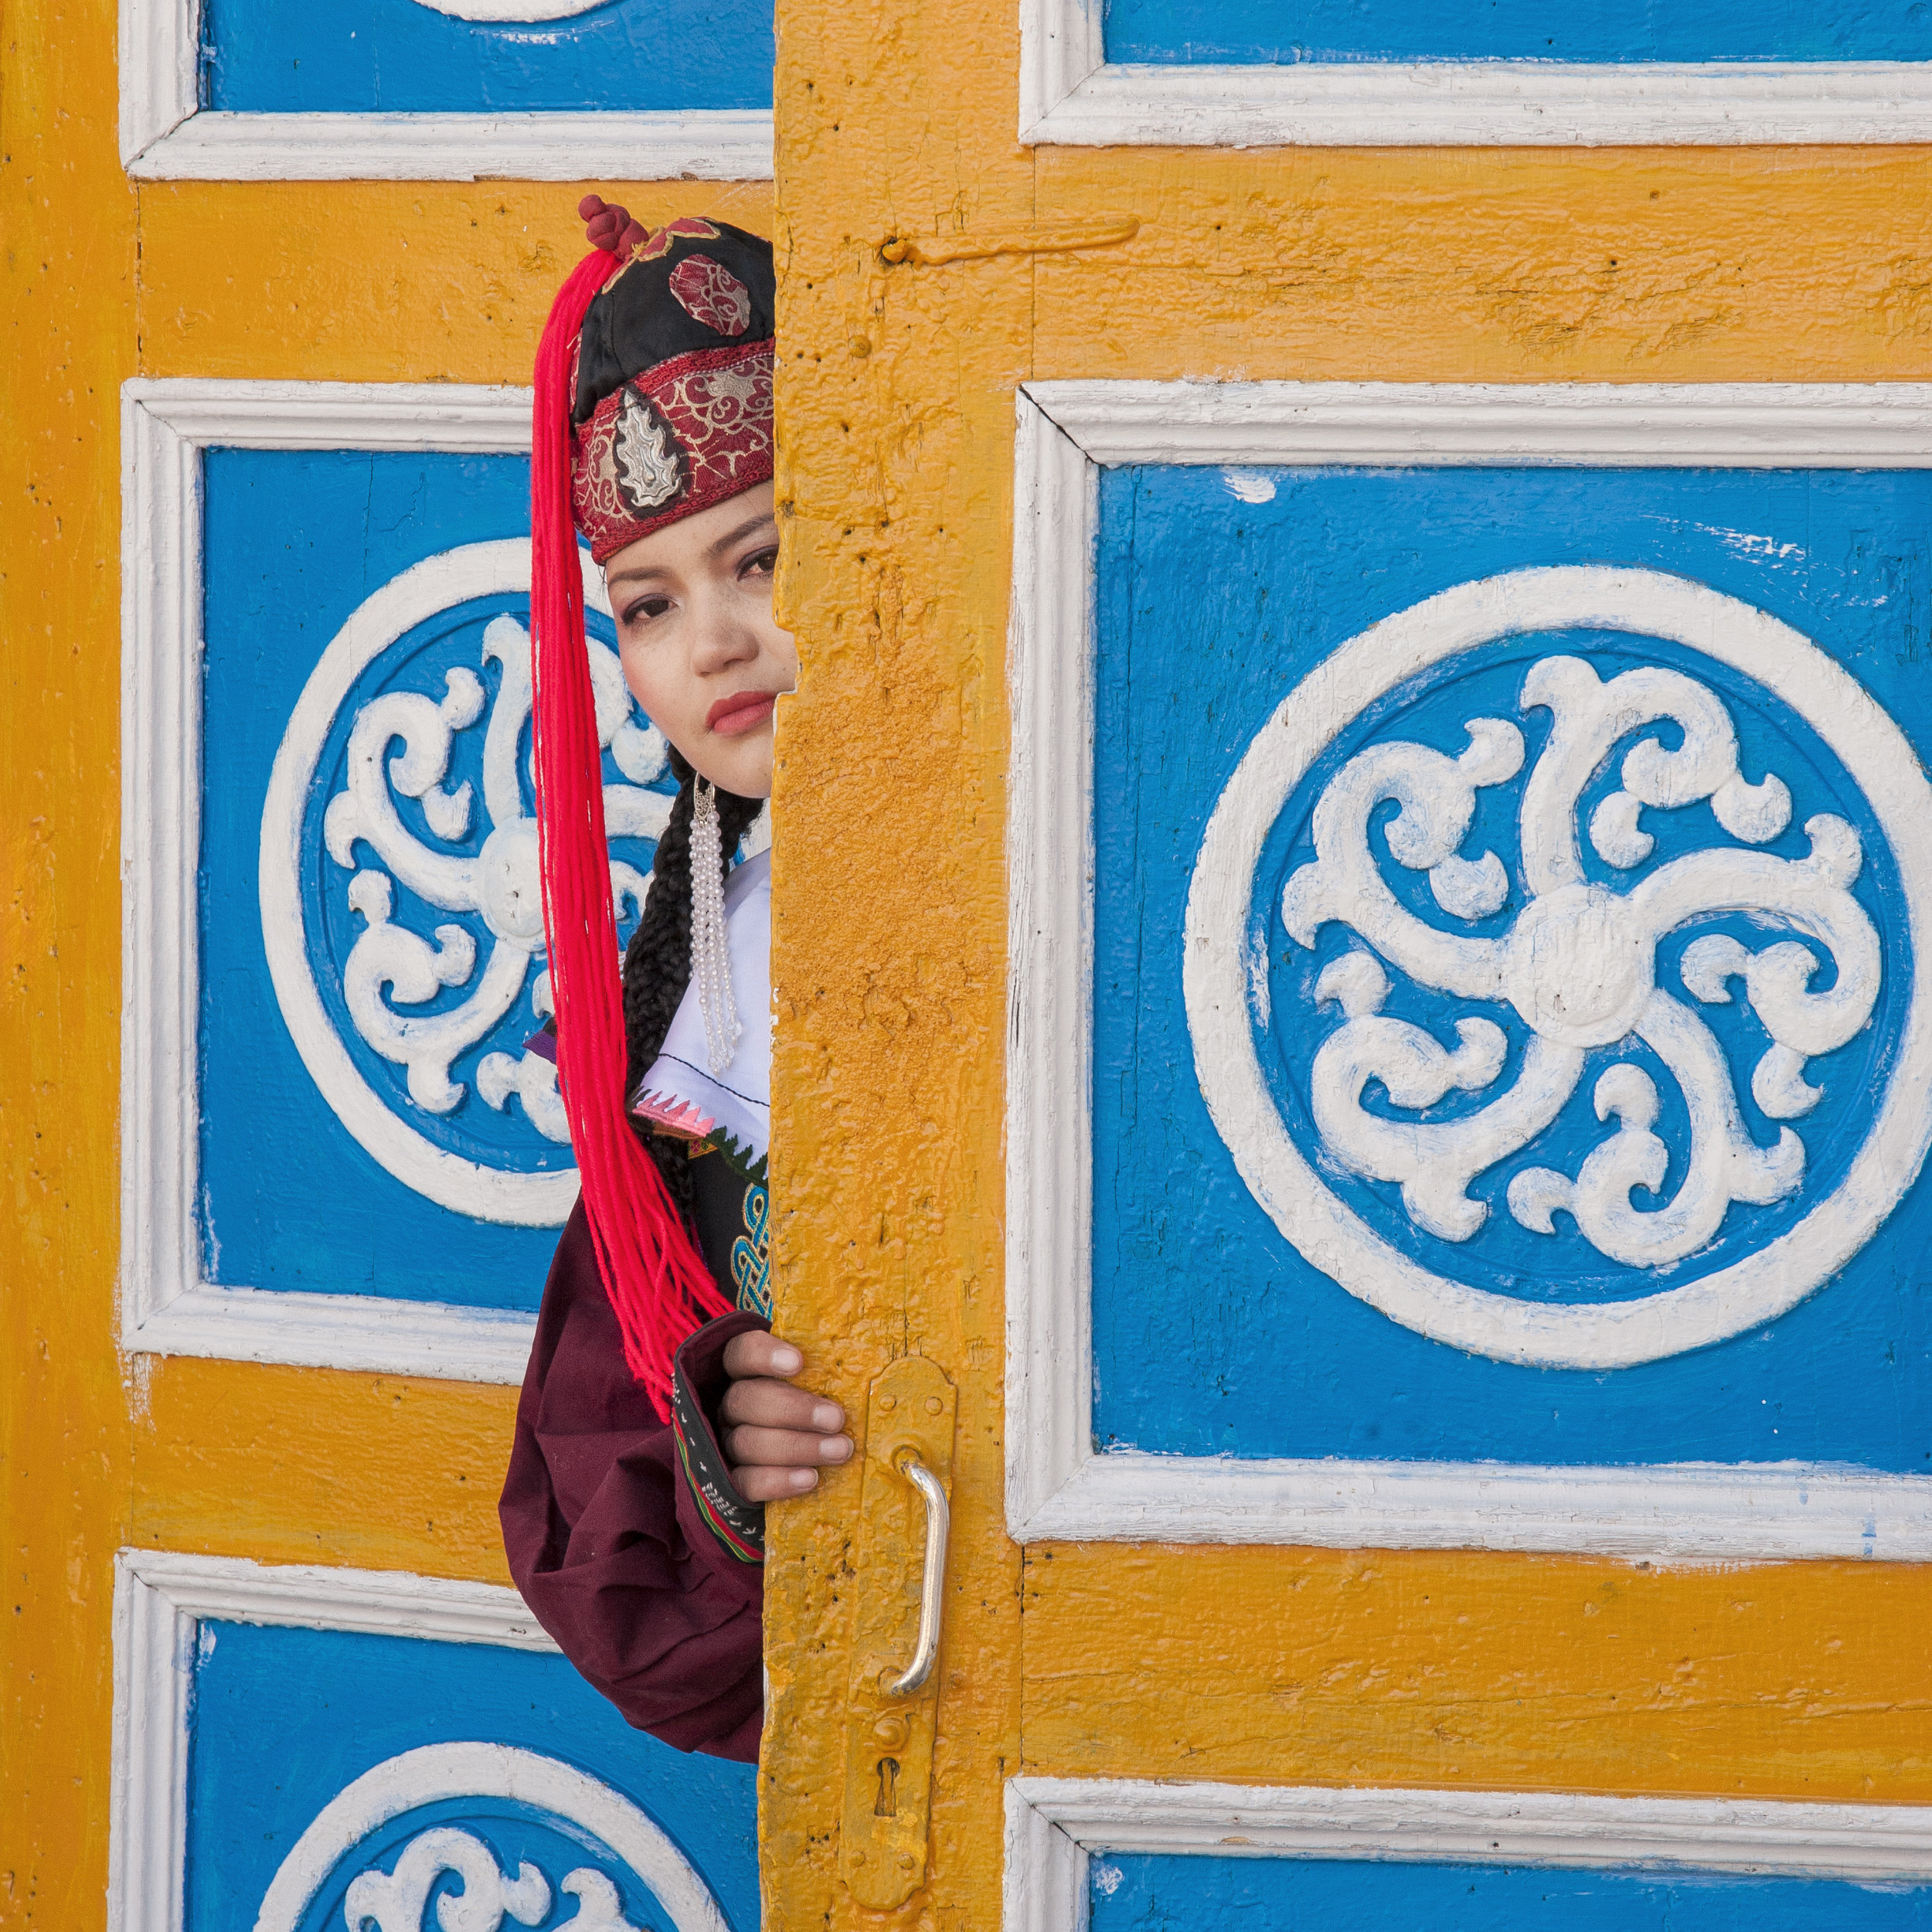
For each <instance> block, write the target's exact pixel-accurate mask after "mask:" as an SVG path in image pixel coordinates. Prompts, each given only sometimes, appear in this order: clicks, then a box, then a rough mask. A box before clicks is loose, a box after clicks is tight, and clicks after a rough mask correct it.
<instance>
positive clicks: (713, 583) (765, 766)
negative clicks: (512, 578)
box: [604, 483, 798, 798]
mask: <svg viewBox="0 0 1932 1932" xmlns="http://www.w3.org/2000/svg"><path fill="white" fill-rule="evenodd" d="M777 556H778V525H777V519H775V518H774V515H773V514H772V492H771V485H770V484H769V483H760V484H756V485H753V487H752V488H750V489H748V490H747V491H745V492H743V495H739V496H734V497H731V498H728V499H727V500H726V502H723V503H714V504H713V505H712V506H711V508H710V509H708V510H700V511H699V512H697V513H696V515H693V516H687V517H684V518H681V519H679V521H678V522H675V523H672V524H668V525H667V526H665V528H664V529H662V530H654V531H653V532H651V535H650V536H645V537H640V538H638V540H637V542H636V543H632V544H629V545H627V546H625V547H624V549H621V550H620V551H618V552H617V554H616V555H615V556H614V557H612V558H611V560H610V561H609V562H608V563H606V564H605V566H604V584H605V587H606V588H607V590H609V591H610V594H611V611H612V613H613V614H614V615H615V617H616V618H617V651H618V654H619V655H620V656H621V657H622V658H623V660H624V679H625V682H627V683H628V684H629V685H630V687H631V695H632V696H634V698H635V699H637V701H638V703H639V704H641V706H643V707H644V709H645V711H646V712H647V713H649V715H650V718H651V723H653V724H655V726H657V727H658V730H661V731H662V733H664V735H665V736H666V737H667V738H668V739H669V740H671V742H672V743H673V744H674V745H675V746H676V747H677V748H678V749H679V750H680V751H681V752H682V753H684V755H685V757H686V758H688V759H689V760H690V761H691V763H692V765H693V766H694V767H696V770H697V771H698V773H699V776H700V777H706V778H709V780H710V781H711V782H712V783H713V784H714V785H716V786H717V787H719V789H720V790H721V791H735V792H736V793H737V794H738V795H739V797H740V798H770V796H771V714H772V709H773V705H772V701H773V699H774V698H776V697H777V695H778V694H779V692H781V691H790V690H792V689H795V688H796V686H797V685H798V651H797V649H796V648H795V647H794V645H793V644H792V641H791V632H790V631H781V630H780V629H779V628H778V626H777V624H776V623H774V621H773V620H772V615H771V577H772V570H773V566H774V564H775V563H777Z"/></svg>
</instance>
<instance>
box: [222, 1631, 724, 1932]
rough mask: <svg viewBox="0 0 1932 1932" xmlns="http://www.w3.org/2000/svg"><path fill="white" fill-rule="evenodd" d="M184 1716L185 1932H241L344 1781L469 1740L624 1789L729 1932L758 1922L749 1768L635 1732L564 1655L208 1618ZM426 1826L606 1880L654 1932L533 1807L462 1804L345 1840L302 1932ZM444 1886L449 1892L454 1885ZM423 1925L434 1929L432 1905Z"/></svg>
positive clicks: (570, 1839) (641, 1906)
mask: <svg viewBox="0 0 1932 1932" xmlns="http://www.w3.org/2000/svg"><path fill="white" fill-rule="evenodd" d="M193 1723H194V1736H193V1747H192V1756H191V1765H192V1768H191V1771H190V1774H189V1805H188V1844H187V1859H188V1863H187V1872H188V1884H187V1902H188V1910H187V1916H186V1927H187V1932H236V1928H237V1927H247V1926H252V1925H253V1923H255V1918H256V1913H257V1911H258V1910H259V1909H260V1906H261V1903H262V1900H263V1897H264V1893H266V1892H267V1889H268V1887H269V1885H270V1882H271V1881H272V1880H273V1879H274V1876H275V1874H276V1872H277V1870H278V1869H280V1868H281V1865H282V1862H283V1861H284V1859H286V1858H287V1855H288V1854H289V1852H290V1850H291V1848H292V1847H293V1846H294V1844H295V1842H296V1841H297V1840H298V1838H300V1837H301V1834H302V1833H303V1832H304V1831H305V1830H306V1829H307V1828H308V1825H310V1823H311V1821H312V1820H313V1819H314V1818H315V1816H316V1815H317V1814H318V1812H319V1811H321V1808H323V1806H324V1805H325V1804H328V1802H329V1801H330V1800H331V1799H332V1798H335V1796H336V1795H337V1794H338V1793H339V1792H340V1791H342V1790H343V1789H344V1788H345V1787H346V1786H347V1785H349V1784H350V1783H351V1782H352V1781H353V1780H354V1779H355V1778H357V1777H361V1776H362V1774H364V1773H365V1772H366V1771H368V1770H371V1769H372V1767H376V1766H377V1765H379V1764H383V1763H384V1762H385V1761H386V1760H389V1759H391V1758H393V1757H396V1756H398V1755H400V1753H403V1752H405V1751H409V1750H415V1749H417V1748H418V1747H421V1746H423V1745H427V1744H439V1743H459V1742H468V1741H471V1740H481V1741H483V1742H485V1743H495V1744H509V1745H514V1746H517V1747H521V1748H522V1749H524V1750H530V1751H535V1752H538V1753H542V1754H543V1756H545V1757H551V1758H556V1759H560V1760H563V1761H564V1762H565V1763H566V1764H570V1765H573V1766H574V1767H577V1769H578V1770H583V1771H586V1772H588V1773H590V1774H591V1775H592V1776H593V1777H596V1778H597V1779H599V1780H600V1781H602V1782H603V1783H604V1784H607V1785H609V1786H611V1787H612V1788H613V1789H614V1790H616V1791H619V1792H621V1794H624V1796H625V1797H627V1798H630V1799H631V1801H633V1802H634V1803H635V1804H638V1806H640V1807H641V1808H642V1809H643V1810H644V1811H645V1812H646V1813H647V1814H648V1815H649V1816H650V1817H651V1818H652V1819H653V1820H655V1822H656V1823H657V1824H658V1825H660V1826H661V1827H662V1828H663V1829H664V1830H665V1832H668V1834H669V1835H670V1836H671V1838H672V1839H673V1841H674V1842H675V1843H676V1845H677V1846H678V1848H679V1850H680V1851H682V1852H683V1853H684V1855H685V1857H686V1858H687V1859H689V1861H690V1862H692V1865H694V1866H696V1868H697V1869H698V1872H699V1875H700V1876H702V1878H703V1879H705V1881H706V1883H708V1884H709V1886H710V1887H711V1889H712V1890H713V1893H715V1894H716V1897H717V1899H718V1901H719V1904H720V1905H721V1906H722V1907H723V1910H724V1912H725V1914H726V1917H727V1919H728V1920H729V1921H730V1924H731V1926H732V1927H733V1932H755V1929H756V1927H757V1923H758V1886H757V1773H756V1770H755V1768H754V1767H753V1766H751V1765H749V1764H726V1763H723V1762H722V1761H721V1760H718V1759H716V1758H709V1757H692V1756H687V1755H685V1753H682V1752H679V1751H675V1750H672V1749H671V1748H670V1747H668V1745H664V1744H660V1743H658V1742H657V1741H656V1740H655V1739H654V1738H651V1737H648V1736H645V1734H644V1733H642V1732H640V1731H634V1730H631V1728H630V1726H628V1725H627V1724H626V1723H624V1720H623V1719H622V1718H621V1717H620V1716H618V1715H617V1713H616V1711H615V1710H614V1709H612V1708H611V1706H609V1705H608V1704H607V1703H606V1702H604V1699H602V1698H600V1696H598V1695H597V1692H595V1691H594V1690H592V1689H590V1686H589V1685H587V1684H586V1683H585V1682H583V1680H582V1679H580V1677H579V1676H578V1675H577V1673H576V1672H574V1671H573V1669H572V1668H571V1667H570V1664H569V1663H568V1662H566V1660H565V1659H564V1658H561V1657H556V1656H544V1655H534V1654H532V1653H529V1652H527V1651H510V1650H504V1649H500V1648H497V1647H495V1646H494V1645H480V1644H451V1643H440V1642H434V1641H423V1640H420V1639H415V1638H400V1637H376V1636H365V1635H359V1634H350V1633H346V1632H343V1631H311V1630H284V1629H264V1628H257V1627H254V1626H251V1625H248V1624H230V1623H217V1622H209V1623H206V1624H203V1625H202V1637H201V1643H200V1647H199V1651H198V1652H197V1655H196V1662H195V1690H194V1718H193ZM437 1825H454V1826H457V1827H459V1828H461V1829H462V1830H464V1831H465V1832H468V1833H469V1834H471V1835H473V1836H474V1837H475V1838H478V1839H480V1840H481V1841H482V1842H484V1843H485V1845H488V1847H489V1848H490V1849H491V1850H492V1852H495V1854H496V1855H497V1857H498V1862H499V1865H500V1866H502V1868H503V1869H505V1871H506V1872H508V1873H509V1875H511V1876H515V1873H516V1871H517V1868H518V1866H519V1862H522V1861H523V1860H526V1859H527V1860H529V1861H530V1862H532V1863H533V1864H535V1865H536V1866H537V1868H538V1869H539V1870H540V1871H541V1872H543V1873H544V1875H545V1876H546V1879H548V1880H549V1883H550V1885H551V1887H552V1889H553V1891H554V1890H555V1889H556V1885H557V1883H558V1881H559V1880H560V1878H561V1877H563V1876H565V1875H566V1873H567V1872H568V1871H569V1870H570V1869H573V1868H588V1869H594V1870H598V1871H601V1872H604V1873H605V1874H607V1876H610V1877H611V1879H612V1880H613V1882H614V1883H615V1884H616V1885H617V1888H618V1890H619V1893H620V1896H621V1897H622V1899H623V1900H624V1906H625V1907H626V1910H627V1913H628V1917H630V1919H631V1922H632V1923H634V1924H636V1925H637V1926H638V1927H653V1928H655V1932H668V1922H667V1921H666V1920H665V1918H664V1917H663V1915H662V1913H659V1912H658V1911H657V1910H655V1907H654V1906H652V1904H651V1901H650V1900H649V1898H648V1895H647V1894H645V1893H644V1892H643V1890H642V1888H641V1887H640V1886H638V1883H636V1881H635V1879H632V1878H627V1876H626V1874H625V1872H624V1869H623V1868H622V1866H621V1865H619V1864H617V1863H616V1862H614V1861H613V1860H612V1859H611V1858H610V1856H609V1855H608V1854H607V1852H600V1849H599V1848H598V1847H597V1845H595V1844H594V1843H590V1842H587V1841H586V1839H585V1838H584V1836H583V1834H582V1832H573V1831H572V1830H570V1828H569V1825H568V1821H566V1820H560V1819H559V1818H556V1817H554V1816H553V1815H547V1814H546V1813H545V1812H544V1811H543V1810H542V1809H541V1808H538V1807H532V1806H529V1805H521V1806H519V1805H518V1804H514V1803H510V1802H505V1801H464V1800H446V1801H443V1802H440V1803H438V1804H432V1805H428V1806H425V1807H422V1808H418V1809H417V1810H415V1811H410V1812H408V1813H406V1814H404V1815H403V1816H401V1817H399V1818H396V1819H395V1820H394V1821H393V1822H392V1823H391V1824H389V1825H386V1826H383V1827H382V1828H379V1830H378V1831H376V1832H373V1833H372V1834H371V1835H370V1836H369V1838H367V1839H366V1840H365V1841H363V1842H361V1843H360V1844H359V1845H356V1846H355V1847H353V1848H352V1849H351V1850H350V1851H349V1852H348V1853H346V1854H345V1855H344V1856H343V1857H342V1859H341V1861H340V1862H339V1864H338V1866H337V1868H336V1869H335V1871H334V1872H333V1873H332V1876H331V1879H330V1881H329V1882H328V1884H327V1885H326V1886H325V1888H324V1889H323V1890H322V1891H321V1893H318V1896H316V1898H315V1901H314V1903H313V1904H312V1906H311V1909H310V1910H309V1912H308V1914H307V1916H306V1917H304V1920H303V1922H302V1926H303V1932H323V1929H324V1928H328V1932H338V1928H339V1927H341V1926H342V1924H343V1923H344V1922H345V1920H344V1916H343V1910H342V1907H343V1900H344V1896H345V1893H346V1891H347V1889H348V1887H349V1884H350V1883H352V1881H353V1879H355V1877H356V1876H357V1875H358V1874H359V1873H360V1872H362V1871H364V1870H366V1869H380V1870H385V1871H387V1870H392V1869H393V1867H394V1865H395V1862H396V1855H397V1854H398V1853H399V1852H401V1851H402V1849H403V1848H404V1847H405V1846H406V1845H407V1844H408V1843H409V1842H410V1840H411V1839H413V1838H415V1837H417V1835H419V1834H420V1833H421V1832H424V1831H426V1830H428V1829H430V1828H434V1827H435V1826H437ZM440 1893H442V1894H445V1895H447V1894H455V1895H456V1896H457V1897H459V1898H460V1896H461V1886H460V1885H459V1884H458V1883H457V1881H456V1880H455V1879H445V1880H444V1881H443V1882H442V1883H441V1885H440ZM451 1909H452V1910H454V1909H456V1908H455V1906H454V1903H452V1906H451ZM577 1910H578V1907H577V1903H576V1902H575V1900H572V1899H569V1898H564V1897H558V1898H556V1900H554V1901H553V1906H552V1908H551V1910H550V1911H549V1913H547V1914H546V1915H545V1916H544V1917H543V1918H541V1919H540V1920H538V1921H536V1923H537V1924H538V1925H539V1927H543V1928H550V1927H556V1926H560V1925H563V1924H567V1923H569V1922H570V1920H571V1918H572V1917H573V1915H574V1914H575V1913H577ZM424 1922H425V1923H427V1924H429V1925H434V1924H436V1923H439V1920H437V1917H435V1915H434V1913H430V1915H428V1916H427V1917H426V1919H425V1921H424ZM485 1922H487V1920H486V1921H485ZM515 1923H523V1921H522V1920H517V1921H515Z"/></svg>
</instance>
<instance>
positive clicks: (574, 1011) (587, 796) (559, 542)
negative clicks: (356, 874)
mask: <svg viewBox="0 0 1932 1932" xmlns="http://www.w3.org/2000/svg"><path fill="white" fill-rule="evenodd" d="M611 269H612V262H611V257H610V256H609V255H608V254H607V253H604V251H603V250H597V252H596V253H593V254H590V255H588V256H587V257H585V258H584V260H583V261H581V262H580V263H579V264H577V269H576V270H575V272H574V273H573V274H572V275H571V277H570V280H569V281H567V282H566V283H565V284H564V285H563V291H562V292H561V293H560V294H559V295H558V297H557V298H556V303H555V304H554V305H553V307H552V308H551V310H550V319H549V323H548V324H547V325H546V327H545V328H544V332H543V343H542V345H541V346H540V347H539V349H538V350H537V357H536V417H535V421H534V423H532V436H531V461H530V536H531V543H532V569H531V583H530V617H531V628H532V631H533V633H534V635H535V639H536V648H535V651H533V653H532V678H533V681H534V683H535V685H536V706H535V713H534V718H533V727H534V735H535V738H536V817H537V838H538V849H539V854H540V856H541V860H542V866H543V925H544V931H545V933H546V936H547V937H548V940H549V966H550V990H551V997H552V999H553V1003H554V1005H555V1009H556V1014H557V1077H558V1080H559V1082H560V1084H561V1086H562V1088H563V1107H564V1111H565V1113H566V1115H567V1116H568V1117H569V1119H570V1140H571V1144H572V1146H573V1148H574V1149H575V1151H576V1153H577V1168H578V1172H579V1173H580V1175H581V1176H582V1179H583V1206H584V1210H585V1213H587V1216H588V1217H589V1219H590V1234H591V1238H592V1240H593V1241H594V1243H595V1245H596V1249H597V1267H598V1269H599V1271H600V1273H601V1274H602V1276H603V1277H604V1291H605V1293H606V1294H608V1295H609V1296H610V1298H611V1308H612V1309H613V1310H614V1312H615V1313H616V1315H617V1326H618V1328H620V1329H621V1331H622V1332H623V1335H624V1361H625V1362H626V1364H627V1365H628V1367H629V1369H630V1370H631V1374H632V1375H633V1376H635V1377H636V1378H637V1379H638V1382H639V1383H641V1384H642V1385H643V1387H644V1389H645V1393H647V1394H648V1396H650V1398H651V1402H652V1403H653V1405H654V1406H655V1407H656V1409H657V1411H658V1414H659V1415H660V1416H661V1417H664V1418H665V1419H666V1420H668V1419H669V1416H670V1412H671V1362H672V1356H673V1355H675V1352H676V1351H677V1349H678V1345H679V1343H681V1342H682V1341H683V1340H684V1339H685V1337H686V1336H687V1335H689V1334H690V1333H691V1332H692V1330H693V1329H694V1328H697V1327H698V1326H699V1325H700V1324H701V1323H702V1322H703V1321H706V1320H708V1319H709V1318H711V1317H712V1316H714V1315H724V1314H727V1313H729V1312H730V1303H729V1302H728V1301H726V1299H725V1298H724V1297H723V1294H720V1293H719V1290H718V1287H717V1284H716V1282H714V1281H713V1279H712V1277H711V1271H710V1270H709V1268H707V1267H706V1266H705V1264H704V1259H703V1257H702V1256H701V1255H700V1254H699V1252H698V1250H697V1248H696V1245H695V1244H694V1243H693V1242H692V1239H691V1236H690V1234H689V1232H688V1231H687V1230H686V1229H685V1225H684V1222H683V1219H682V1217H681V1216H679V1213H678V1211H677V1209H675V1207H674V1206H672V1201H671V1197H670V1196H669V1194H668V1192H666V1191H665V1185H664V1180H663V1177H662V1175H660V1174H659V1173H658V1170H657V1166H656V1164H655V1162H653V1161H652V1160H651V1157H650V1155H648V1154H647V1153H646V1152H645V1150H644V1149H643V1148H642V1147H641V1146H640V1145H638V1139H637V1136H636V1134H634V1132H633V1131H632V1130H631V1124H630V1121H629V1120H628V1117H627V1115H626V1111H625V1100H626V1095H625V1094H624V1001H623V992H622V987H621V983H620V978H619V975H618V972H617V923H616V920H615V919H614V917H613V915H612V911H611V866H610V859H609V854H608V852H607V847H606V845H605V841H604V759H603V753H602V750H601V749H600V747H599V745H598V743H597V708H596V705H595V702H594V699H593V696H592V692H591V688H590V655H589V651H588V648H587V645H586V644H585V641H584V634H583V576H582V569H583V566H582V565H581V564H580V562H579V560H578V556H577V529H576V527H575V526H574V524H573V522H572V519H571V515H570V406H571V402H572V400H573V399H572V397H571V396H570V393H569V383H570V352H571V345H572V344H573V342H575V341H576V339H577V333H578V332H579V331H580V329H581V328H582V327H583V316H584V311H586V310H587V309H588V308H589V307H590V303H591V301H592V298H594V296H595V295H596V294H597V291H598V290H599V289H600V288H601V287H603V286H604V282H605V281H606V280H607V278H608V277H609V276H610V274H611Z"/></svg>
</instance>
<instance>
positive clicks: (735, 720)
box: [704, 691, 774, 738]
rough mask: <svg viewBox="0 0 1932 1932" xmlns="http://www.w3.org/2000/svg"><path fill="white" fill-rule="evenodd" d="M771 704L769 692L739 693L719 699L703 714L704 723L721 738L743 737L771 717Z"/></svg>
mask: <svg viewBox="0 0 1932 1932" xmlns="http://www.w3.org/2000/svg"><path fill="white" fill-rule="evenodd" d="M773 702H774V699H773V694H772V693H771V692H769V691H740V692H738V693H737V695H736V696H734V697H730V698H720V699H719V700H718V702H716V704H714V705H713V706H712V707H711V709H709V711H707V712H706V713H705V716H704V721H705V723H706V726H709V729H710V730H713V731H715V732H716V733H717V734H718V736H719V737H721V738H740V737H743V735H744V734H745V733H747V731H755V730H757V728H758V727H759V726H760V725H761V724H763V723H764V722H765V720H766V719H767V718H769V717H770V716H771V708H772V704H773Z"/></svg>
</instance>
